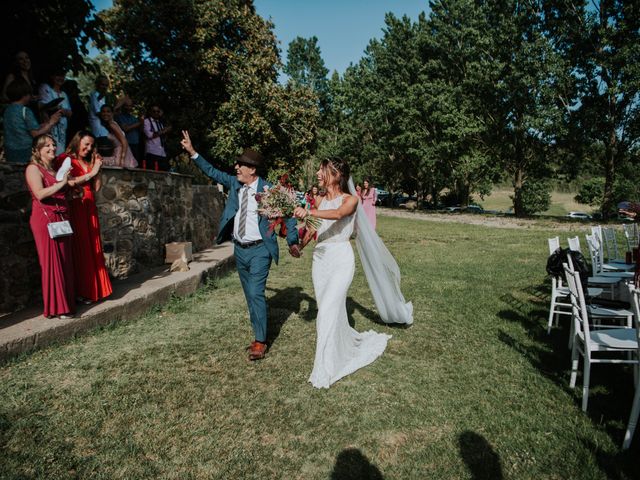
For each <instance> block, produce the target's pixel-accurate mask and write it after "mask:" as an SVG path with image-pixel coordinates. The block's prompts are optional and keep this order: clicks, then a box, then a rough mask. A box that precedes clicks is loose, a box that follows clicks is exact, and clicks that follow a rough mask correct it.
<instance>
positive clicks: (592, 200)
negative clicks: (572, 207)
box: [574, 177, 604, 207]
mask: <svg viewBox="0 0 640 480" xmlns="http://www.w3.org/2000/svg"><path fill="white" fill-rule="evenodd" d="M603 194H604V179H603V178H600V177H598V178H591V179H589V180H587V181H585V182H584V183H583V184H582V186H581V187H580V190H579V191H578V194H577V195H576V196H575V197H574V198H575V200H576V202H579V203H585V204H587V205H591V206H592V207H597V206H600V203H601V202H602V195H603Z"/></svg>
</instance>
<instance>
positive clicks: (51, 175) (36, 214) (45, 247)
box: [25, 135, 76, 318]
mask: <svg viewBox="0 0 640 480" xmlns="http://www.w3.org/2000/svg"><path fill="white" fill-rule="evenodd" d="M55 156H56V142H55V141H54V140H53V137H52V136H51V135H40V136H38V137H36V138H35V139H34V141H33V155H32V156H31V163H29V165H28V166H27V169H26V171H25V177H26V180H27V185H28V186H29V190H30V191H31V196H32V198H33V201H32V205H31V220H30V222H29V224H30V226H31V231H32V232H33V238H34V239H35V241H36V250H37V251H38V259H39V260H40V268H41V270H42V299H43V301H44V312H43V314H44V316H46V317H48V318H51V317H55V316H58V317H60V318H69V317H71V316H73V313H74V312H75V309H76V304H75V292H74V278H73V258H72V253H71V252H72V242H73V235H71V236H67V237H59V238H51V237H50V236H49V229H48V227H47V225H48V224H49V223H50V222H59V221H62V220H68V219H69V217H68V210H69V206H68V203H67V199H66V198H65V194H66V190H67V185H68V182H69V173H68V172H67V173H66V174H65V175H64V177H63V178H62V180H61V181H57V180H56V172H55V170H54V169H53V160H54V158H55Z"/></svg>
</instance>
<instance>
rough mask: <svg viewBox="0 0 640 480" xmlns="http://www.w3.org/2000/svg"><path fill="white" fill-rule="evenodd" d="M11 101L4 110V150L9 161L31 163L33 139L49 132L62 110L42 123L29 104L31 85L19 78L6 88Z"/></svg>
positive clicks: (58, 119) (57, 120)
mask: <svg viewBox="0 0 640 480" xmlns="http://www.w3.org/2000/svg"><path fill="white" fill-rule="evenodd" d="M6 94H7V98H8V99H9V101H10V102H11V104H10V105H9V106H7V108H6V109H5V111H4V150H5V154H6V158H7V162H10V163H25V164H26V163H29V161H30V160H31V147H32V144H33V139H34V138H35V137H37V136H39V135H43V134H45V133H48V132H49V131H50V130H51V129H52V128H53V127H54V126H55V125H56V124H57V123H58V122H59V121H60V116H61V115H62V112H59V111H58V112H56V113H54V114H52V115H51V116H50V117H49V120H47V121H46V122H45V123H43V124H42V125H40V124H39V123H38V120H36V117H35V115H34V114H33V112H32V111H31V109H30V108H27V105H28V104H29V102H30V101H31V85H29V83H28V82H27V81H26V80H23V79H22V78H17V79H16V80H14V81H13V82H11V83H10V84H9V85H7V90H6Z"/></svg>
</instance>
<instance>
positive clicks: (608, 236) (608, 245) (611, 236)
mask: <svg viewBox="0 0 640 480" xmlns="http://www.w3.org/2000/svg"><path fill="white" fill-rule="evenodd" d="M602 236H603V238H604V247H605V249H606V251H607V258H606V260H607V262H612V261H617V262H622V263H624V259H623V258H621V257H620V252H619V251H618V241H617V239H616V231H615V230H614V229H613V228H611V227H602ZM603 260H604V259H603Z"/></svg>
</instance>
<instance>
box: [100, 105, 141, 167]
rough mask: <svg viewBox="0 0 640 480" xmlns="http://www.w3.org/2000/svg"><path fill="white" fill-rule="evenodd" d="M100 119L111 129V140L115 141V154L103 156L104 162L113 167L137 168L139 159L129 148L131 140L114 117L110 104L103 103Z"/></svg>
mask: <svg viewBox="0 0 640 480" xmlns="http://www.w3.org/2000/svg"><path fill="white" fill-rule="evenodd" d="M100 121H101V122H102V124H103V125H104V127H105V128H106V129H107V130H108V131H109V135H108V137H109V140H111V141H112V142H113V146H114V149H113V155H111V156H108V157H106V156H103V157H102V162H103V163H104V164H105V165H109V166H111V167H126V168H136V167H137V166H138V161H137V160H136V157H134V156H133V153H132V152H131V149H130V148H129V142H127V137H126V136H125V134H124V132H123V131H122V128H120V125H118V124H117V123H116V122H115V120H114V119H113V109H112V108H111V107H110V106H109V105H103V106H102V108H101V109H100Z"/></svg>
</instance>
